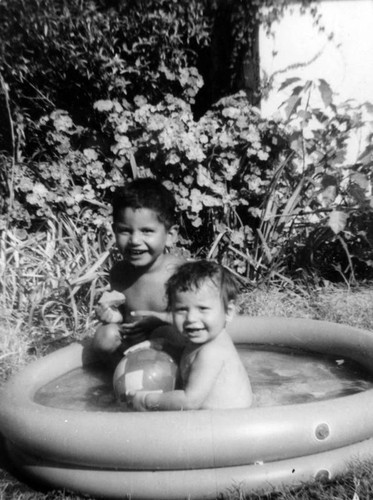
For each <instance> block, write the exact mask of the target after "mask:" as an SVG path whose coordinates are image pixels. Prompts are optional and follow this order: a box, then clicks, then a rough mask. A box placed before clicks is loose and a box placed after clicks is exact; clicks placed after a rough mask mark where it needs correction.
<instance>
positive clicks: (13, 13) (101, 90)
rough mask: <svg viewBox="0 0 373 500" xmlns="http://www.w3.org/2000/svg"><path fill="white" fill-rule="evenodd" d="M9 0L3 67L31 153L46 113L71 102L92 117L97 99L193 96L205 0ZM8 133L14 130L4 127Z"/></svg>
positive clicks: (2, 24) (1, 15)
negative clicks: (36, 126) (36, 123)
mask: <svg viewBox="0 0 373 500" xmlns="http://www.w3.org/2000/svg"><path fill="white" fill-rule="evenodd" d="M110 4H112V2H109V0H90V1H89V2H83V1H81V0H67V1H65V0H4V1H3V2H2V3H1V4H0V40H1V44H0V74H2V75H3V78H4V80H5V82H6V83H7V84H8V85H9V88H10V94H11V101H12V102H13V103H14V104H15V106H14V107H15V108H16V109H20V110H21V114H22V120H23V125H24V126H26V127H27V134H26V140H27V147H28V154H33V153H34V152H35V150H36V151H38V150H39V148H40V143H39V141H40V140H42V137H41V136H40V134H39V133H38V130H35V131H34V133H33V134H32V133H31V132H32V131H33V123H34V121H35V120H38V119H39V118H40V116H41V115H43V114H45V113H50V112H51V111H54V110H55V109H65V110H67V111H68V112H69V114H70V115H71V116H72V118H73V119H74V121H75V122H76V123H79V124H83V125H87V124H88V123H90V122H91V118H90V117H91V106H92V103H93V102H94V101H95V100H97V99H102V98H115V97H120V98H124V97H125V98H128V99H130V100H131V99H133V97H134V95H136V94H138V93H144V94H145V95H146V96H147V98H148V99H149V100H150V101H152V102H157V101H158V100H160V99H161V97H162V95H164V93H166V92H170V93H173V94H174V95H176V96H180V97H183V98H184V99H185V100H187V101H188V102H193V99H194V96H195V91H194V90H193V89H194V88H195V79H196V78H200V77H199V76H198V75H196V73H195V71H194V70H193V66H194V64H195V61H196V53H195V49H196V48H197V47H204V46H205V45H206V44H207V42H208V36H209V35H208V19H207V18H206V16H204V3H203V2H202V3H201V2H199V1H197V0H196V1H191V2H177V1H174V0H171V1H170V0H161V1H159V0H151V1H148V2H143V1H141V0H135V1H132V2H129V1H123V2H118V6H117V8H113V7H111V5H110ZM0 132H1V133H2V136H3V139H4V141H7V140H8V135H7V130H6V129H5V128H4V125H3V127H2V129H0Z"/></svg>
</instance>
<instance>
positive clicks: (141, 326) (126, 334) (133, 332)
mask: <svg viewBox="0 0 373 500" xmlns="http://www.w3.org/2000/svg"><path fill="white" fill-rule="evenodd" d="M131 316H133V317H134V318H138V319H137V321H134V322H133V323H123V324H122V325H121V327H120V330H121V333H122V336H123V338H129V339H132V340H133V339H134V337H139V338H140V339H141V338H147V337H148V336H149V335H150V333H151V332H152V331H153V330H154V329H155V328H157V327H158V326H160V325H161V324H162V323H163V321H161V320H160V319H159V318H158V317H155V316H146V317H143V316H139V315H138V313H137V312H136V313H131Z"/></svg>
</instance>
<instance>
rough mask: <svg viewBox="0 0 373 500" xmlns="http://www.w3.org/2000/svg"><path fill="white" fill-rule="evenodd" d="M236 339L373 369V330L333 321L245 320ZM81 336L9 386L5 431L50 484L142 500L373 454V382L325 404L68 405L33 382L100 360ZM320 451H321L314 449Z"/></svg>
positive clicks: (315, 472) (19, 458)
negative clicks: (149, 408)
mask: <svg viewBox="0 0 373 500" xmlns="http://www.w3.org/2000/svg"><path fill="white" fill-rule="evenodd" d="M230 333H231V335H232V337H233V339H234V341H235V343H237V344H272V345H284V346H288V347H294V348H300V349H306V350H309V351H315V352H319V353H323V354H332V355H334V356H341V357H346V358H349V359H352V360H354V361H356V362H358V363H359V364H361V365H362V366H364V367H365V368H366V369H368V370H369V371H372V366H373V334H372V333H370V332H368V331H364V330H360V329H357V328H352V327H348V326H344V325H338V324H334V323H328V322H321V321H314V320H307V319H289V318H250V317H242V316H241V317H238V318H237V319H236V320H235V321H234V322H232V325H231V331H230ZM93 360H94V359H93V357H92V352H91V350H90V348H89V346H88V347H87V346H86V347H84V346H82V345H80V344H72V345H71V346H69V347H66V348H64V349H61V350H59V351H56V352H55V353H53V354H50V355H48V356H46V357H45V358H42V359H40V360H38V361H36V362H35V363H33V364H31V365H30V366H28V367H26V368H25V369H24V370H23V371H22V372H21V373H19V374H18V375H15V376H14V377H13V378H12V379H11V380H10V381H9V382H8V383H7V384H6V385H5V387H4V389H3V390H2V393H1V407H0V408H1V409H0V430H1V432H2V434H3V435H4V436H5V439H6V441H7V446H8V449H9V453H10V455H11V457H12V458H13V461H14V462H15V464H16V465H17V467H18V468H19V469H21V470H22V471H23V472H25V473H27V474H29V475H30V476H32V477H33V478H36V479H39V480H40V481H43V482H44V483H47V484H49V485H51V486H53V487H64V488H69V489H72V490H76V491H80V492H83V493H88V494H93V495H100V496H107V497H112V498H113V497H117V498H123V497H125V496H126V495H129V496H130V497H131V498H133V499H136V498H138V499H143V498H149V499H150V498H152V499H158V498H159V499H163V498H170V499H171V498H172V499H178V498H185V497H188V496H189V497H190V498H216V497H217V496H218V495H219V494H220V493H221V492H224V491H225V490H229V489H230V488H232V487H235V486H236V487H240V488H241V489H242V491H243V492H245V493H247V492H250V491H252V490H253V489H268V488H272V487H276V486H279V485H281V484H295V483H299V482H303V481H307V480H310V479H312V478H313V477H315V476H320V475H322V476H323V475H327V476H328V477H332V476H333V475H334V474H336V473H340V472H343V470H346V468H347V467H348V465H349V462H351V460H354V459H365V458H371V457H372V456H373V440H372V439H371V438H372V436H373V419H372V418H371V415H372V412H373V390H367V391H365V392H361V393H358V394H353V395H349V396H344V397H339V398H336V399H333V400H328V401H319V402H315V403H305V404H296V405H289V406H275V407H270V408H268V407H267V408H252V409H240V410H218V411H209V410H201V411H185V412H152V413H109V412H104V411H99V412H84V414H83V415H82V412H81V411H75V410H62V409H57V408H50V407H45V406H42V405H40V404H37V403H36V402H35V401H34V395H35V393H36V391H37V390H38V389H39V388H40V387H42V386H43V385H45V384H47V383H49V382H50V381H52V380H54V379H55V378H57V377H59V376H61V375H63V374H65V373H67V372H68V371H70V370H73V369H75V368H79V367H82V366H88V365H89V364H91V363H92V362H93ZM315 455H317V457H315Z"/></svg>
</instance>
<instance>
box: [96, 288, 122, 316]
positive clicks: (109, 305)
mask: <svg viewBox="0 0 373 500" xmlns="http://www.w3.org/2000/svg"><path fill="white" fill-rule="evenodd" d="M125 301H126V297H125V296H124V294H123V293H121V292H117V291H116V290H113V291H112V292H104V293H103V294H102V297H101V298H100V300H99V302H98V305H97V306H96V308H95V311H96V314H97V317H98V319H99V320H100V321H102V322H103V323H121V322H122V321H123V315H122V313H121V312H119V311H118V307H119V306H120V305H122V304H124V303H125Z"/></svg>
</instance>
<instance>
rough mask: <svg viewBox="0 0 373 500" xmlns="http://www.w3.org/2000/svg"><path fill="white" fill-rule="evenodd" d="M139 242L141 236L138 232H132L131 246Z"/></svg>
mask: <svg viewBox="0 0 373 500" xmlns="http://www.w3.org/2000/svg"><path fill="white" fill-rule="evenodd" d="M140 242H141V234H140V233H139V232H138V231H134V232H133V233H132V234H131V243H132V245H137V244H139V243H140Z"/></svg>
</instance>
